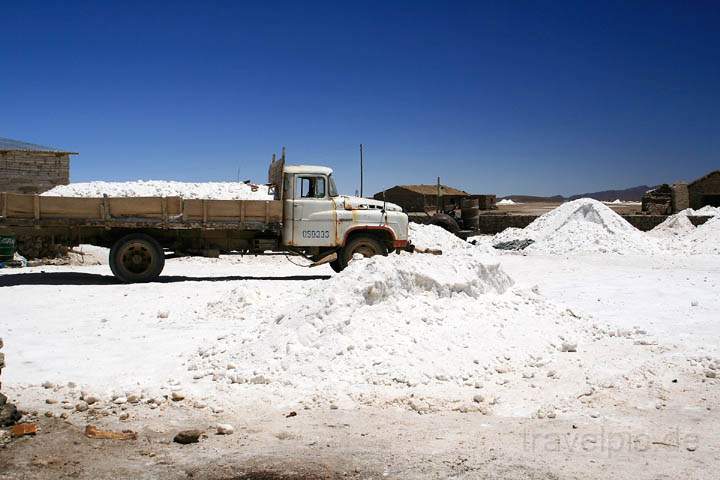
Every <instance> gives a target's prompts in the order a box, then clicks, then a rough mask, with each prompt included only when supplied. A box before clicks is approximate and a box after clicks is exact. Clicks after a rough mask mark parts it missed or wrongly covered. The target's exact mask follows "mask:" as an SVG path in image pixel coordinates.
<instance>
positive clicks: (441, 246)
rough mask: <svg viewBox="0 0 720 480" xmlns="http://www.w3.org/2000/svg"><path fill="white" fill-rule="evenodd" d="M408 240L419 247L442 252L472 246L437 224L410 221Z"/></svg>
mask: <svg viewBox="0 0 720 480" xmlns="http://www.w3.org/2000/svg"><path fill="white" fill-rule="evenodd" d="M408 230H409V232H408V235H409V237H410V241H411V242H412V243H413V245H415V246H416V247H419V248H424V249H427V248H429V249H434V250H442V251H443V252H446V251H450V250H455V249H463V248H472V245H470V244H469V243H468V242H466V241H464V240H462V239H461V238H459V237H458V236H456V235H453V234H452V233H450V232H448V231H447V230H445V229H444V228H442V227H438V226H437V225H422V224H420V223H414V222H411V223H410V224H409V225H408Z"/></svg>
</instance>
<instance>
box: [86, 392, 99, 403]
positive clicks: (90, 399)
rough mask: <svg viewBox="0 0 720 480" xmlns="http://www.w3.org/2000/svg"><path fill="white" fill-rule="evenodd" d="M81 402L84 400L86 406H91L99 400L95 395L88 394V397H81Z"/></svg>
mask: <svg viewBox="0 0 720 480" xmlns="http://www.w3.org/2000/svg"><path fill="white" fill-rule="evenodd" d="M83 400H84V401H85V403H87V404H88V405H92V404H94V403H97V402H99V401H100V399H99V398H98V397H96V396H95V395H93V394H89V395H85V396H83Z"/></svg>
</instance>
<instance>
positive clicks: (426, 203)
mask: <svg viewBox="0 0 720 480" xmlns="http://www.w3.org/2000/svg"><path fill="white" fill-rule="evenodd" d="M440 188H441V189H442V196H443V202H444V204H445V206H446V207H447V206H449V205H451V204H455V205H457V206H458V207H459V206H460V199H461V198H466V197H468V196H470V194H469V193H467V192H464V191H462V190H458V189H457V188H453V187H448V186H447V185H441V186H440ZM383 194H384V197H383ZM437 196H438V186H437V185H396V186H394V187H392V188H388V189H387V190H385V191H384V192H378V193H376V194H375V195H374V196H373V198H374V199H375V200H383V198H384V199H385V201H388V202H391V203H394V204H396V205H400V206H401V207H402V209H403V210H405V211H406V212H422V211H424V210H425V209H426V208H428V209H435V208H437V198H438V197H437Z"/></svg>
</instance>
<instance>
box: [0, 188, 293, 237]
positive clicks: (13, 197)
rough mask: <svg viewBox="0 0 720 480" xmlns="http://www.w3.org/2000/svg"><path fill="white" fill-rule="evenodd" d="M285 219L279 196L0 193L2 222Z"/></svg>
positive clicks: (200, 223) (214, 223)
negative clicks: (204, 197) (199, 197)
mask: <svg viewBox="0 0 720 480" xmlns="http://www.w3.org/2000/svg"><path fill="white" fill-rule="evenodd" d="M281 222H282V202H281V201H279V200H197V199H183V198H180V197H103V198H77V197H44V196H40V195H23V194H15V193H0V227H11V226H18V227H28V226H36V227H42V226H94V227H97V226H101V227H107V228H112V227H124V228H130V227H152V228H161V229H189V228H206V229H237V230H242V229H248V230H265V229H268V228H270V227H271V226H273V227H275V226H277V225H279V224H280V223H281Z"/></svg>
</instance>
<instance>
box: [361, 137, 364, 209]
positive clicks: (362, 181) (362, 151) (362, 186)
mask: <svg viewBox="0 0 720 480" xmlns="http://www.w3.org/2000/svg"><path fill="white" fill-rule="evenodd" d="M363 174H364V172H363V144H362V143H361V144H360V196H361V197H362V196H363Z"/></svg>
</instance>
